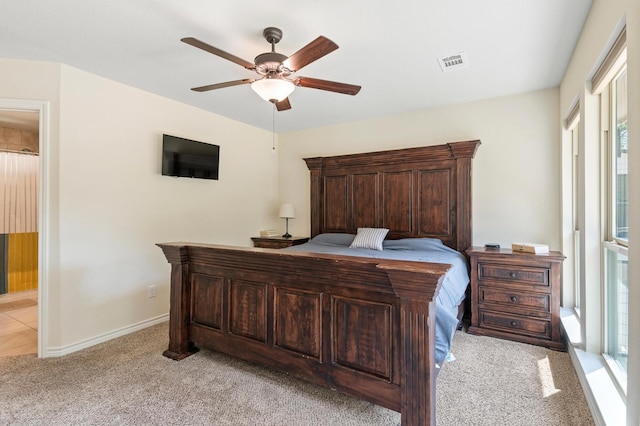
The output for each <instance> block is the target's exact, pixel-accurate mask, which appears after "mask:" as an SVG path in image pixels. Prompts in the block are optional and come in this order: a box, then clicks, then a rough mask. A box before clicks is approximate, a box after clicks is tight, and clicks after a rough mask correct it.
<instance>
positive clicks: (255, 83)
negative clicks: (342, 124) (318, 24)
mask: <svg viewBox="0 0 640 426" xmlns="http://www.w3.org/2000/svg"><path fill="white" fill-rule="evenodd" d="M262 35H263V36H264V38H265V39H266V40H267V41H268V42H269V43H270V44H271V52H266V53H261V54H260V55H258V56H256V58H255V59H254V62H253V63H252V62H249V61H245V60H244V59H242V58H239V57H237V56H235V55H232V54H230V53H227V52H225V51H223V50H221V49H218V48H217V47H213V46H211V45H209V44H207V43H205V42H203V41H200V40H198V39H196V38H193V37H186V38H183V39H181V41H182V42H184V43H187V44H190V45H192V46H194V47H197V48H198V49H202V50H204V51H207V52H209V53H213V54H214V55H216V56H219V57H221V58H223V59H227V60H229V61H231V62H234V63H236V64H238V65H240V66H242V67H244V68H246V69H248V70H251V71H255V72H256V73H257V74H259V75H260V77H259V78H257V79H255V78H245V79H243V80H234V81H227V82H225V83H217V84H210V85H207V86H200V87H194V88H192V89H191V90H194V91H196V92H206V91H209V90H215V89H222V88H223V87H230V86H238V85H242V84H251V88H252V89H253V90H254V91H255V92H256V93H257V94H258V95H260V97H262V98H263V99H264V100H266V101H269V102H271V103H273V104H275V106H276V108H277V110H278V111H284V110H287V109H291V103H290V102H289V98H288V96H289V95H290V94H291V92H293V90H294V89H295V87H296V86H300V87H308V88H311V89H319V90H327V91H330V92H336V93H344V94H346V95H356V94H357V93H358V92H359V91H360V86H356V85H353V84H346V83H338V82H335V81H328V80H320V79H317V78H310V77H297V76H293V74H294V73H296V72H297V71H299V70H300V69H302V68H303V67H305V66H307V65H309V64H310V63H312V62H314V61H316V60H318V59H320V58H322V57H323V56H325V55H327V54H329V53H331V52H333V51H334V50H336V49H337V48H338V45H337V44H335V43H334V42H332V41H331V40H329V39H328V38H326V37H323V36H320V37H318V38H316V39H315V40H313V41H312V42H311V43H309V44H307V45H306V46H304V47H303V48H302V49H300V50H298V51H297V52H296V53H294V54H293V55H291V56H289V57H287V56H285V55H283V54H281V53H278V52H276V44H277V43H278V42H279V41H280V40H282V31H281V30H280V29H279V28H275V27H268V28H265V30H264V31H263V32H262Z"/></svg>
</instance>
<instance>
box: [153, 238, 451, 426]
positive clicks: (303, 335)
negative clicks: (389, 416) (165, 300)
mask: <svg viewBox="0 0 640 426" xmlns="http://www.w3.org/2000/svg"><path fill="white" fill-rule="evenodd" d="M158 246H160V247H161V248H162V250H163V251H164V254H165V256H166V258H167V260H168V261H169V263H170V264H171V311H170V331H169V348H168V349H167V350H166V351H165V352H164V355H165V356H167V357H169V358H172V359H175V360H180V359H182V358H184V357H187V356H189V355H191V354H193V353H194V352H196V351H197V350H198V349H197V348H198V347H202V348H208V349H211V350H215V351H220V352H224V353H227V354H229V355H232V356H235V357H238V358H242V359H245V360H247V361H251V362H254V363H257V364H261V365H265V366H267V367H271V368H275V369H279V370H282V371H285V372H287V373H289V374H292V375H294V376H297V377H300V378H303V379H306V380H309V381H311V382H314V383H317V384H320V385H322V386H326V387H329V388H332V389H336V390H338V391H340V392H342V393H345V394H349V395H353V396H355V397H357V398H360V399H364V400H367V401H370V402H373V403H375V404H378V405H381V406H384V407H387V408H390V409H392V410H395V411H399V412H401V418H402V424H403V425H428V424H435V365H434V354H435V349H434V348H435V343H434V339H435V302H434V301H433V300H434V297H435V295H436V294H437V291H438V289H439V286H440V283H441V281H442V277H443V276H444V274H445V273H446V271H447V270H448V269H449V268H450V266H449V265H443V264H433V263H418V262H404V261H391V260H380V259H368V258H359V257H350V256H335V255H322V254H312V253H287V252H283V251H279V250H275V249H256V248H239V247H224V246H214V245H203V244H190V243H166V244H158Z"/></svg>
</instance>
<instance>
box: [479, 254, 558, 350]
mask: <svg viewBox="0 0 640 426" xmlns="http://www.w3.org/2000/svg"><path fill="white" fill-rule="evenodd" d="M467 254H468V255H469V261H470V264H471V325H470V326H469V330H468V332H469V333H471V334H479V335H484V336H492V337H499V338H503V339H509V340H515V341H518V342H523V343H530V344H533V345H540V346H545V347H547V348H550V349H555V350H565V346H564V343H563V341H562V338H561V336H560V286H561V279H562V262H563V261H564V256H563V255H562V253H559V252H550V253H548V254H529V253H518V252H513V251H512V250H509V249H497V250H496V249H485V248H482V247H472V248H470V249H468V250H467Z"/></svg>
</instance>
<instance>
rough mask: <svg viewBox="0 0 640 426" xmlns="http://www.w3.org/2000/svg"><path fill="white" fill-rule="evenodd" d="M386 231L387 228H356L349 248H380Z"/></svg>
mask: <svg viewBox="0 0 640 426" xmlns="http://www.w3.org/2000/svg"><path fill="white" fill-rule="evenodd" d="M388 232H389V230H388V229H387V228H358V234H357V235H356V237H355V238H354V239H353V242H352V243H351V245H350V246H349V248H365V249H371V250H382V241H384V237H386V236H387V233H388Z"/></svg>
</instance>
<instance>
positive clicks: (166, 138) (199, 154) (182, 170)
mask: <svg viewBox="0 0 640 426" xmlns="http://www.w3.org/2000/svg"><path fill="white" fill-rule="evenodd" d="M219 164H220V146H218V145H213V144H209V143H204V142H198V141H194V140H190V139H184V138H179V137H177V136H171V135H162V174H163V175H165V176H178V177H189V178H197V179H215V180H218V166H219Z"/></svg>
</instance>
